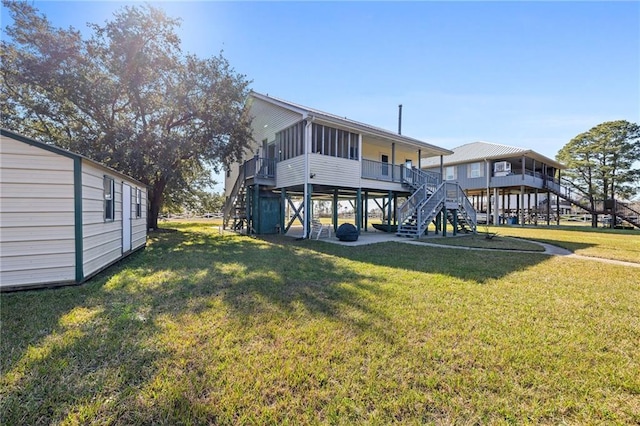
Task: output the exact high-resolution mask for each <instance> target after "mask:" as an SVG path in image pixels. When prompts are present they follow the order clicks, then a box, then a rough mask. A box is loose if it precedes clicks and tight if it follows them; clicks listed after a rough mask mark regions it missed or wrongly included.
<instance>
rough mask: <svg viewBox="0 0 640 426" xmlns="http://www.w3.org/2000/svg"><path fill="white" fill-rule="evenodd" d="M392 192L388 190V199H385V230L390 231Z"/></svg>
mask: <svg viewBox="0 0 640 426" xmlns="http://www.w3.org/2000/svg"><path fill="white" fill-rule="evenodd" d="M392 196H393V193H392V192H391V191H389V200H388V201H387V225H388V227H387V232H391V197H392Z"/></svg>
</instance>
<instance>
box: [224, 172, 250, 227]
mask: <svg viewBox="0 0 640 426" xmlns="http://www.w3.org/2000/svg"><path fill="white" fill-rule="evenodd" d="M244 171H245V168H244V164H241V165H240V167H239V169H238V178H237V179H236V182H235V183H234V184H233V189H232V190H231V193H230V194H229V197H227V199H226V200H225V203H224V207H223V209H222V215H223V216H222V217H223V222H222V223H223V228H226V227H227V225H228V224H229V214H230V213H231V209H232V208H233V205H234V204H235V202H236V198H237V196H238V192H239V191H240V188H241V187H242V185H244V181H245V179H246V178H245V174H244Z"/></svg>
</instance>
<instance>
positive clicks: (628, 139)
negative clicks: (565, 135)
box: [556, 120, 640, 226]
mask: <svg viewBox="0 0 640 426" xmlns="http://www.w3.org/2000/svg"><path fill="white" fill-rule="evenodd" d="M556 159H557V160H558V161H560V162H562V163H564V164H565V165H566V166H567V171H566V174H565V176H566V177H567V178H568V181H569V182H571V185H572V186H573V188H574V189H576V190H577V191H578V192H579V193H580V194H582V196H583V198H584V199H585V200H587V201H588V203H589V204H590V206H591V208H592V210H595V207H596V204H597V203H598V202H599V201H602V200H607V199H611V198H622V199H631V198H632V197H633V196H634V195H636V194H638V192H639V191H640V189H639V185H638V184H639V182H640V170H639V169H637V168H636V167H638V162H639V161H640V126H638V125H637V124H636V123H630V122H628V121H625V120H618V121H608V122H605V123H601V124H598V125H597V126H595V127H593V128H592V129H590V130H589V131H588V132H584V133H581V134H579V135H578V136H576V137H575V138H573V139H571V141H569V143H567V144H566V145H565V146H563V147H562V149H560V151H559V152H558V155H557V156H556ZM592 225H593V226H597V217H596V216H595V215H594V216H593V220H592Z"/></svg>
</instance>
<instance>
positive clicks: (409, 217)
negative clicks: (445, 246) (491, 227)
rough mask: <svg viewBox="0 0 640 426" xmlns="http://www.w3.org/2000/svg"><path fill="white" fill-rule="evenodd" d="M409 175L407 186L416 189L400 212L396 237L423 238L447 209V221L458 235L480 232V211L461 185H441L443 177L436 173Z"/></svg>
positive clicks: (417, 172) (414, 172) (415, 170)
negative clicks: (477, 224) (478, 227)
mask: <svg viewBox="0 0 640 426" xmlns="http://www.w3.org/2000/svg"><path fill="white" fill-rule="evenodd" d="M406 172H407V173H406V175H405V178H406V181H407V182H406V185H408V186H409V187H411V188H412V189H413V193H412V194H411V196H410V197H409V198H408V199H407V201H405V202H404V203H403V204H402V205H401V206H400V207H399V208H398V218H399V225H398V232H397V233H396V235H398V236H402V237H411V238H419V237H420V236H422V235H424V234H425V233H426V231H427V227H428V226H429V223H431V222H432V221H434V220H435V219H436V216H437V215H438V214H439V213H440V212H442V211H443V209H444V210H446V211H447V220H448V221H449V222H450V223H452V224H453V225H454V226H455V227H456V228H455V232H465V233H469V232H473V233H475V232H476V211H475V209H474V208H473V206H472V205H471V203H470V202H469V199H468V198H467V196H466V195H465V193H464V191H462V188H460V185H458V184H457V183H455V182H440V181H441V179H440V175H439V174H435V173H428V172H424V171H421V170H418V169H413V170H412V172H411V173H408V170H407V171H406ZM404 180H405V179H403V182H404ZM454 212H455V214H454Z"/></svg>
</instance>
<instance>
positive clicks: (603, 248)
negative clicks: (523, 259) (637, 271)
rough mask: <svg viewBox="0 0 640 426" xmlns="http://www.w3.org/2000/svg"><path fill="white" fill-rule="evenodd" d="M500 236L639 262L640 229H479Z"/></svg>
mask: <svg viewBox="0 0 640 426" xmlns="http://www.w3.org/2000/svg"><path fill="white" fill-rule="evenodd" d="M485 229H486V230H488V232H491V233H497V234H498V235H499V236H504V237H518V238H526V239H529V240H533V241H542V242H545V243H549V244H553V245H557V246H559V247H564V248H566V249H568V250H570V251H572V252H573V253H575V254H580V255H584V256H591V257H600V258H604V259H613V260H621V261H625V262H634V263H640V231H638V230H622V229H602V228H598V229H594V228H589V227H580V226H578V227H575V226H573V227H572V226H564V227H544V226H538V227H521V226H500V227H497V226H490V227H485V228H482V227H481V228H479V232H484V231H485Z"/></svg>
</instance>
